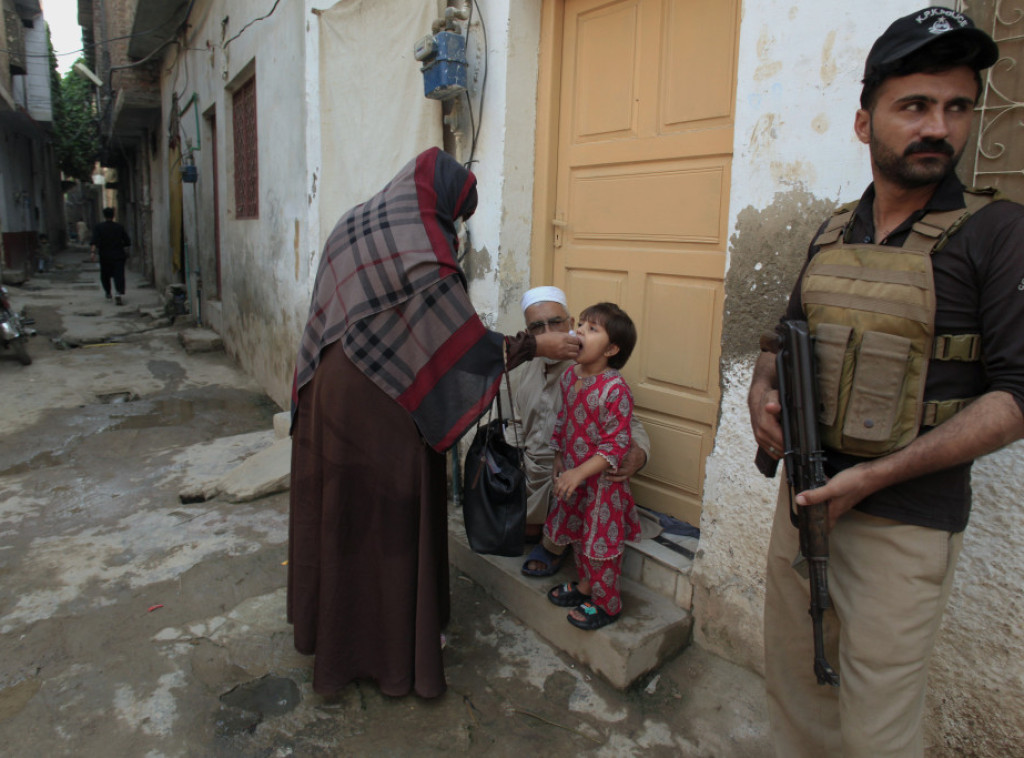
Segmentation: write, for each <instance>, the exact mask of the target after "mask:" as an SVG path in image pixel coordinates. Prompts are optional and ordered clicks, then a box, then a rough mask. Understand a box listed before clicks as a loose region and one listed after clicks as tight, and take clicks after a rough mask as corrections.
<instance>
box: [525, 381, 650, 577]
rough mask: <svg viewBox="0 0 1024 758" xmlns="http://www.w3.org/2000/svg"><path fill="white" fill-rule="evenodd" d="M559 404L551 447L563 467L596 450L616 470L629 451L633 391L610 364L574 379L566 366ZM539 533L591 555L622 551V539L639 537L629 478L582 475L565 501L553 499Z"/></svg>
mask: <svg viewBox="0 0 1024 758" xmlns="http://www.w3.org/2000/svg"><path fill="white" fill-rule="evenodd" d="M559 384H560V386H561V389H562V408H561V410H560V411H559V412H558V418H557V420H556V421H555V431H554V434H552V436H551V446H552V447H553V448H555V449H556V450H558V451H560V452H561V453H562V459H563V462H564V464H565V468H566V469H567V470H568V469H571V468H575V467H576V466H579V465H581V464H582V463H584V462H585V461H587V460H588V459H590V458H591V457H592V456H595V455H600V456H601V457H602V458H604V459H605V460H607V461H608V462H609V463H610V464H611V469H610V470H611V471H612V472H615V471H618V469H619V464H620V463H621V462H622V458H623V457H624V456H625V455H626V453H627V452H629V446H630V443H631V436H630V431H629V424H630V420H631V419H632V417H633V395H632V393H631V392H630V391H629V385H628V384H626V380H625V379H623V378H622V374H620V373H619V372H618V371H616V370H615V369H612V368H610V369H606V370H605V371H604V372H602V373H600V374H598V375H597V376H588V377H583V378H579V377H577V376H576V367H575V366H570V367H569V368H568V369H566V371H565V373H564V374H563V375H562V378H561V380H560V382H559ZM544 533H545V535H546V536H547V538H548V539H549V540H551V541H552V542H554V543H555V544H556V545H568V544H573V545H575V546H576V550H577V553H582V554H583V555H585V556H586V557H587V558H590V559H591V560H598V561H603V560H609V559H612V558H617V557H618V556H619V555H621V554H622V550H623V547H622V544H623V543H624V542H626V541H632V542H636V541H638V540H639V539H640V519H639V517H638V516H637V513H636V505H635V504H634V502H633V496H632V495H631V494H630V491H629V482H611V481H609V480H608V479H607V478H606V477H604V476H603V475H601V474H596V475H594V476H592V477H590V478H588V479H586V480H585V481H584V482H583V484H582V485H580V486H579V487H578V488H577V489H576V491H575V492H573V493H572V495H570V496H569V499H568V500H562V499H560V498H558V499H556V501H555V507H554V508H552V510H551V513H550V514H548V518H547V521H546V522H545V524H544Z"/></svg>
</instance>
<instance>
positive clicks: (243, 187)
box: [231, 76, 260, 218]
mask: <svg viewBox="0 0 1024 758" xmlns="http://www.w3.org/2000/svg"><path fill="white" fill-rule="evenodd" d="M231 104H232V108H231V111H232V114H231V119H232V129H233V132H234V138H235V140H234V141H235V217H236V218H258V217H259V215H260V201H259V186H260V181H259V179H260V166H259V151H258V150H257V147H258V143H257V140H256V77H255V76H254V77H253V78H251V79H250V80H249V81H247V82H246V83H245V84H243V85H242V86H241V87H239V88H238V89H237V90H236V91H235V94H234V95H233V96H232V98H231Z"/></svg>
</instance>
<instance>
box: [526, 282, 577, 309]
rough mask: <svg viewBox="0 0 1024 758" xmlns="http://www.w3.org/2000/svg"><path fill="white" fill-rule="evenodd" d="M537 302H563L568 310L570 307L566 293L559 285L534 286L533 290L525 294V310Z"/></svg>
mask: <svg viewBox="0 0 1024 758" xmlns="http://www.w3.org/2000/svg"><path fill="white" fill-rule="evenodd" d="M537 303H561V304H562V306H564V307H565V309H566V310H568V309H569V303H568V301H567V300H566V299H565V293H564V292H562V290H560V289H558V287H534V288H533V289H532V290H527V291H526V293H525V294H524V295H523V312H525V311H526V309H527V308H529V307H530V306H531V305H536V304H537Z"/></svg>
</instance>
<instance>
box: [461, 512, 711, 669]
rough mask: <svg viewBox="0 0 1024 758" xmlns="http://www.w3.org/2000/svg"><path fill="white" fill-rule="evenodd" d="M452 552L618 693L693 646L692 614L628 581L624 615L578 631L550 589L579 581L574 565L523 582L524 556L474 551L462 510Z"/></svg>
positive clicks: (532, 624)
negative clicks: (549, 594)
mask: <svg viewBox="0 0 1024 758" xmlns="http://www.w3.org/2000/svg"><path fill="white" fill-rule="evenodd" d="M448 550H449V560H450V561H451V562H452V564H453V565H454V566H455V567H456V568H458V569H459V570H460V571H462V572H463V573H465V574H467V575H468V576H470V577H471V578H472V579H473V580H474V581H475V582H477V584H479V585H481V586H482V587H484V588H485V589H486V590H487V591H488V592H489V593H490V594H491V595H492V596H493V597H494V598H495V599H497V600H498V601H499V602H500V603H501V604H502V605H504V606H505V607H506V608H507V609H508V610H509V611H511V612H512V613H513V614H514V615H515V616H516V617H518V618H519V620H520V621H522V622H523V623H524V624H526V625H527V626H529V627H530V628H532V629H533V630H534V631H535V632H537V633H538V634H539V635H541V636H542V637H543V638H544V639H546V640H547V641H548V642H549V643H551V644H552V645H553V646H554V647H556V648H558V649H559V650H561V651H563V652H565V653H566V654H567V655H569V656H571V657H572V658H575V659H576V660H577V661H579V662H580V663H583V664H585V665H586V666H588V667H589V668H590V669H591V670H593V671H594V672H595V673H597V674H599V675H600V676H601V677H603V678H604V679H606V680H607V681H608V682H609V683H610V684H611V685H612V686H614V687H618V688H619V689H625V688H626V687H628V686H629V685H631V684H632V683H633V682H635V681H636V680H637V679H638V678H639V677H641V676H643V675H644V674H646V673H648V672H649V671H653V670H654V669H655V668H657V667H658V666H659V665H660V664H661V663H662V662H663V661H665V660H668V659H669V658H672V657H673V656H675V655H676V654H677V653H678V652H679V651H680V650H682V649H683V648H684V647H685V646H686V645H687V643H688V642H689V640H690V630H691V627H692V625H693V619H692V617H691V616H690V613H689V612H688V611H686V610H684V609H682V608H680V607H679V606H678V605H676V604H675V602H673V600H671V599H669V598H667V597H665V596H663V595H661V594H659V593H657V592H654V591H652V590H651V589H649V588H647V587H645V586H643V585H642V584H639V583H638V582H635V581H633V580H631V579H629V578H627V577H625V576H623V578H622V584H621V591H622V603H623V608H624V610H623V613H624V614H625V615H624V616H623V617H622V618H621V619H619V620H618V621H616V622H615V623H614V624H611V625H609V626H606V627H605V628H603V629H598V630H596V631H593V632H585V631H583V630H581V629H577V628H575V627H574V626H572V625H571V624H569V622H568V621H566V619H565V617H566V614H567V613H568V609H563V608H558V607H556V606H554V605H552V604H551V603H550V602H549V601H548V599H547V591H548V590H549V589H551V588H552V587H554V586H555V585H556V584H558V583H559V582H568V581H573V580H574V579H575V578H576V577H575V573H576V572H575V567H574V566H573V564H572V561H571V560H570V561H567V562H566V564H567V565H563V567H562V570H561V571H560V572H559V573H558V574H556V575H555V576H551V577H545V578H543V579H541V578H536V577H526V576H523V575H522V573H521V572H520V568H521V567H522V565H523V561H524V560H525V556H523V557H515V558H504V557H501V556H495V555H478V554H477V553H474V552H473V551H472V549H471V548H470V547H469V541H468V540H467V538H466V530H465V527H464V526H463V523H462V512H461V511H459V510H455V511H453V512H452V514H451V517H450V520H449V528H448Z"/></svg>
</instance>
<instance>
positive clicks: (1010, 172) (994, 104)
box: [958, 0, 1024, 201]
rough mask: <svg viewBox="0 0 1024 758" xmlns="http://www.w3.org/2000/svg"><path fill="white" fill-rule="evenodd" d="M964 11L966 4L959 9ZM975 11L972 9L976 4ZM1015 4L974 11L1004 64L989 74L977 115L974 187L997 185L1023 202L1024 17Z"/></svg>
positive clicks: (1006, 0)
mask: <svg viewBox="0 0 1024 758" xmlns="http://www.w3.org/2000/svg"><path fill="white" fill-rule="evenodd" d="M958 5H961V6H962V5H964V3H958ZM972 5H973V4H972ZM1019 6H1020V3H1019V2H1016V0H1014V1H1013V2H1011V0H997V1H996V2H995V4H994V7H993V5H992V4H991V3H987V4H982V5H981V7H980V8H978V9H975V10H971V11H970V12H971V13H972V14H975V15H974V16H973V17H974V20H975V22H977V23H978V25H979V26H980V27H982V28H985V26H988V29H987V30H986V31H988V33H989V34H990V35H992V38H993V39H994V40H995V41H996V42H997V43H998V44H999V53H1000V56H1001V58H1000V60H999V62H998V63H996V65H994V66H993V67H992V68H991V69H989V70H988V71H987V72H985V75H984V83H983V87H982V91H981V97H980V98H979V102H978V106H977V109H976V110H977V111H978V112H979V113H980V118H979V124H978V129H977V138H976V143H975V145H974V149H975V155H974V166H973V171H972V172H971V174H970V180H971V183H973V184H976V185H993V186H996V187H998V188H999V189H1000V190H1002V191H1003V192H1004V193H1006V194H1008V195H1010V196H1011V197H1012V198H1013V199H1014V200H1017V201H1021V200H1024V142H1022V139H1021V138H1022V137H1024V130H1022V127H1024V118H1022V113H1024V76H1022V74H1021V67H1020V66H1019V65H1018V64H1019V62H1020V61H1021V60H1022V59H1024V11H1022V10H1021V8H1020V7H1019Z"/></svg>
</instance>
